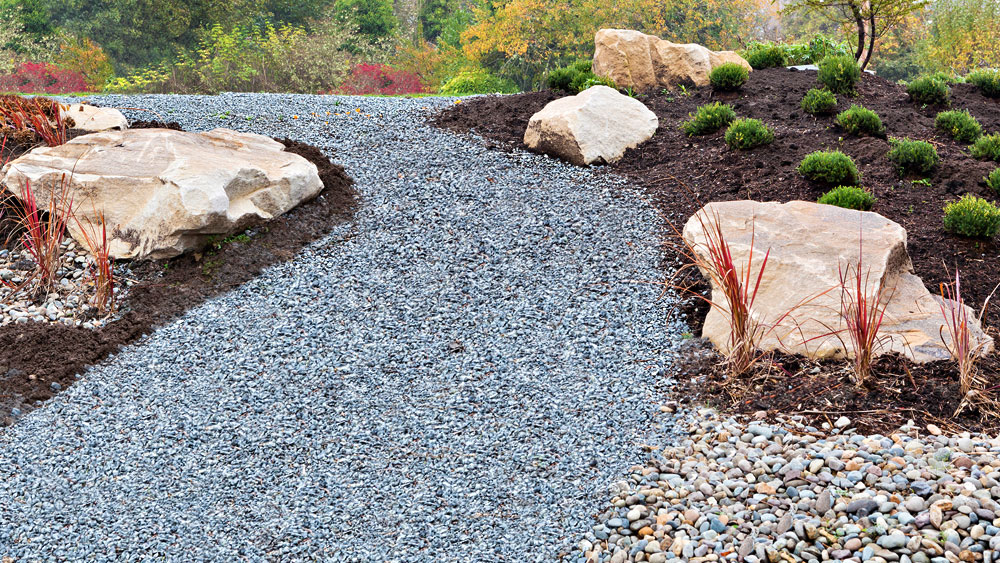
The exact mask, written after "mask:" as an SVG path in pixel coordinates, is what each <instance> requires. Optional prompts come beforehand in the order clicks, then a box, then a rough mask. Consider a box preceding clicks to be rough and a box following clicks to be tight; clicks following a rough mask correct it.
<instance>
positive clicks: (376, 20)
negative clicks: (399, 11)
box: [333, 0, 397, 41]
mask: <svg viewBox="0 0 1000 563" xmlns="http://www.w3.org/2000/svg"><path fill="white" fill-rule="evenodd" d="M333 10H334V13H335V14H337V15H338V16H339V17H340V18H342V19H344V20H345V21H351V22H354V24H355V25H356V26H357V29H358V33H360V34H361V35H363V36H366V37H368V38H369V39H371V40H373V41H375V40H379V39H385V38H388V37H391V36H392V34H393V32H395V31H396V26H397V21H396V15H395V13H394V12H393V11H392V1H391V0H336V2H334V4H333Z"/></svg>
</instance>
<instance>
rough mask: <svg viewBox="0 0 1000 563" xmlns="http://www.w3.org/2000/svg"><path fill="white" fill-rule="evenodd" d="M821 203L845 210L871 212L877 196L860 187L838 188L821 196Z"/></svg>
mask: <svg viewBox="0 0 1000 563" xmlns="http://www.w3.org/2000/svg"><path fill="white" fill-rule="evenodd" d="M819 203H825V204H826V205H836V206H837V207H843V208H845V209H857V210H858V211H869V210H871V208H872V205H873V204H874V203H875V196H873V195H872V194H871V193H870V192H868V191H866V190H865V189H864V188H859V187H858V186H837V187H836V188H833V189H832V190H830V191H828V192H826V193H825V194H823V195H822V196H820V198H819Z"/></svg>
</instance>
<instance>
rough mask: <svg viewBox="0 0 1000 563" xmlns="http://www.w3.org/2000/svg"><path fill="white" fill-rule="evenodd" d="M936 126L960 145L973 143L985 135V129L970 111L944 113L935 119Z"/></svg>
mask: <svg viewBox="0 0 1000 563" xmlns="http://www.w3.org/2000/svg"><path fill="white" fill-rule="evenodd" d="M934 126H935V127H937V128H938V129H939V130H941V131H943V132H945V133H947V134H948V135H949V136H950V137H951V138H952V139H955V140H956V141H958V142H960V143H971V142H972V141H975V140H976V139H978V138H979V136H980V135H982V134H983V127H982V125H980V124H979V121H977V120H976V118H975V117H972V114H970V113H969V110H961V111H959V110H954V109H953V110H951V111H942V112H941V113H939V114H937V117H936V118H935V119H934Z"/></svg>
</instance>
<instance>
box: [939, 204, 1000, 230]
mask: <svg viewBox="0 0 1000 563" xmlns="http://www.w3.org/2000/svg"><path fill="white" fill-rule="evenodd" d="M944 228H945V229H948V230H949V231H951V232H953V233H957V234H960V235H964V236H967V237H981V238H989V237H992V236H994V235H996V234H997V231H1000V209H997V206H995V205H993V204H992V203H990V202H988V201H986V200H985V199H982V198H979V197H976V196H973V195H968V194H967V195H964V196H962V199H960V200H958V201H953V202H951V203H949V204H948V205H945V206H944Z"/></svg>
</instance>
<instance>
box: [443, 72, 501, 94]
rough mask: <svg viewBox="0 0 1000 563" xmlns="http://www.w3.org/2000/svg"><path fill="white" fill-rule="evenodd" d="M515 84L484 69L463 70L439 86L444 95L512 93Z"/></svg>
mask: <svg viewBox="0 0 1000 563" xmlns="http://www.w3.org/2000/svg"><path fill="white" fill-rule="evenodd" d="M517 91H518V89H517V85H516V84H514V83H513V82H511V81H510V80H506V79H503V78H499V77H497V76H493V75H492V74H490V73H489V72H488V71H486V70H485V69H470V70H463V71H462V72H459V73H458V74H457V75H455V77H454V78H452V79H451V80H449V81H448V82H445V83H444V85H443V86H441V92H440V93H441V94H443V95H445V96H461V95H463V94H513V93H514V92H517Z"/></svg>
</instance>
